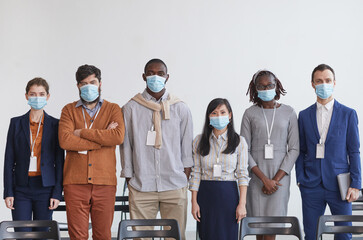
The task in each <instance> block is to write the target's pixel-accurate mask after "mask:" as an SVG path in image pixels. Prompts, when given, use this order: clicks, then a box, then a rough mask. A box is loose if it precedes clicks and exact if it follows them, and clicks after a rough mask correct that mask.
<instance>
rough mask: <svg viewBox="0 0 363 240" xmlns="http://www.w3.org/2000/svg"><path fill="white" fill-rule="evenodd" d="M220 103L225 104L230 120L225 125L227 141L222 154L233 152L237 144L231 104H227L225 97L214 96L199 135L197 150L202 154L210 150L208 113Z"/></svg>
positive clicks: (237, 138)
mask: <svg viewBox="0 0 363 240" xmlns="http://www.w3.org/2000/svg"><path fill="white" fill-rule="evenodd" d="M221 105H225V106H226V107H227V109H228V112H230V113H231V120H230V121H229V123H228V125H227V130H228V132H227V137H228V142H227V147H226V149H225V150H224V151H223V153H224V154H231V153H234V151H235V150H236V148H237V146H238V145H239V142H240V137H239V135H238V134H237V133H236V131H235V130H234V124H233V112H232V108H231V105H230V104H229V102H228V100H227V99H225V98H215V99H213V100H212V101H211V102H210V103H209V104H208V107H207V111H206V113H205V122H204V128H203V133H202V136H201V139H200V141H199V145H198V148H197V152H198V153H199V154H200V155H202V156H207V155H208V154H209V151H210V144H209V138H210V135H211V134H212V130H213V127H211V126H210V125H209V115H210V114H211V113H212V112H213V111H214V110H215V109H216V108H217V107H218V106H221Z"/></svg>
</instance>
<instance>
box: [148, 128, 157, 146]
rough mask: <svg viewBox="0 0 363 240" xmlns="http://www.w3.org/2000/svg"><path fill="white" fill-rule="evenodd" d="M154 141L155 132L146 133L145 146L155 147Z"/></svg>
mask: <svg viewBox="0 0 363 240" xmlns="http://www.w3.org/2000/svg"><path fill="white" fill-rule="evenodd" d="M155 139H156V132H155V131H148V132H147V138H146V145H147V146H155Z"/></svg>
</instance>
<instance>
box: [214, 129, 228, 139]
mask: <svg viewBox="0 0 363 240" xmlns="http://www.w3.org/2000/svg"><path fill="white" fill-rule="evenodd" d="M227 132H228V130H227V131H225V132H224V133H222V134H221V135H219V137H218V138H217V136H216V135H214V132H213V131H212V134H211V138H214V139H216V140H219V139H223V140H224V141H227V139H228V136H227Z"/></svg>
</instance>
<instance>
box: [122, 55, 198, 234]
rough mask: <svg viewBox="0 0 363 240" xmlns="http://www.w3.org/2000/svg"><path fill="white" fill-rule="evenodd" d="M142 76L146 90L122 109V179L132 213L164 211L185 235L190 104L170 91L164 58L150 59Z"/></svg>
mask: <svg viewBox="0 0 363 240" xmlns="http://www.w3.org/2000/svg"><path fill="white" fill-rule="evenodd" d="M142 77H143V79H144V81H145V82H146V86H147V87H146V89H145V90H144V92H143V93H141V94H137V95H136V96H135V97H133V98H132V99H131V100H130V101H129V102H128V103H127V104H126V105H125V106H124V107H123V108H122V110H123V114H124V120H125V130H126V132H125V139H124V143H123V144H122V145H121V146H120V153H121V165H122V171H121V177H124V178H126V181H127V183H128V188H129V203H130V216H131V218H132V219H153V218H156V215H157V213H158V211H159V210H160V214H161V217H162V218H171V219H176V220H177V221H178V223H179V227H180V231H181V235H182V239H185V226H186V219H187V183H188V179H189V174H190V171H191V167H192V166H193V158H192V141H193V123H192V116H191V113H190V110H189V108H188V107H187V105H186V104H185V103H183V102H182V101H180V100H179V99H178V98H177V97H175V96H173V95H172V94H170V93H168V92H167V91H166V89H165V84H166V82H167V81H168V79H169V74H167V67H166V65H165V63H164V62H163V61H162V60H160V59H152V60H150V61H149V62H148V63H147V64H146V65H145V69H144V74H143V75H142Z"/></svg>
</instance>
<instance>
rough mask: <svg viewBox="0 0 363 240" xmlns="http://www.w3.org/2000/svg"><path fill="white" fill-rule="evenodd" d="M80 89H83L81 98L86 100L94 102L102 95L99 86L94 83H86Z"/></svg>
mask: <svg viewBox="0 0 363 240" xmlns="http://www.w3.org/2000/svg"><path fill="white" fill-rule="evenodd" d="M79 89H80V90H81V98H82V99H83V100H85V101H86V102H93V101H94V100H96V99H97V98H98V96H99V95H100V93H99V92H98V86H96V85H93V84H87V85H84V86H82V87H80V88H79Z"/></svg>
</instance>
